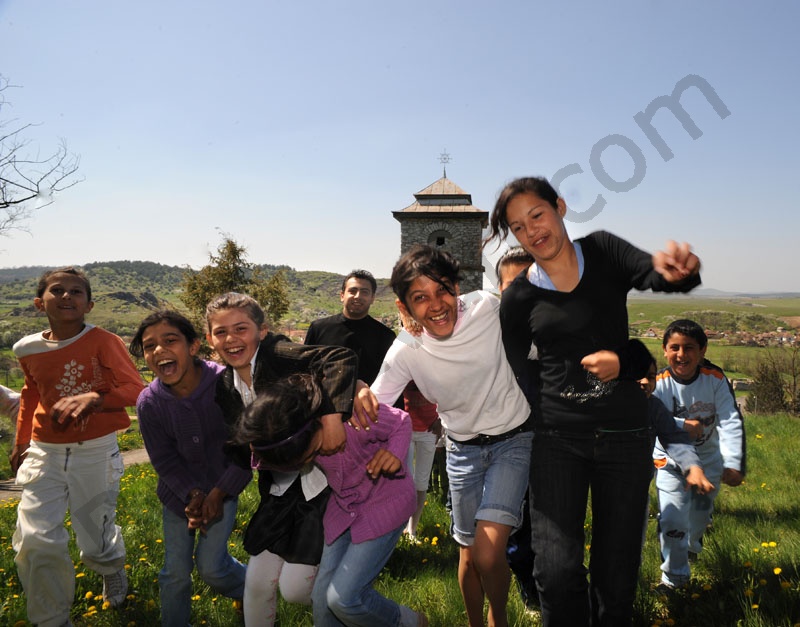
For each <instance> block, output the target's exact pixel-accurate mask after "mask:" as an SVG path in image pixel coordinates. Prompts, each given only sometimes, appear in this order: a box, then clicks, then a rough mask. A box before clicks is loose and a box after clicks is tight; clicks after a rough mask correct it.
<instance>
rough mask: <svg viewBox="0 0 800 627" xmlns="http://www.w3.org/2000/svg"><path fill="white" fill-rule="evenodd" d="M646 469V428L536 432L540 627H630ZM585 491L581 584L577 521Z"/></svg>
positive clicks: (534, 512) (534, 511)
mask: <svg viewBox="0 0 800 627" xmlns="http://www.w3.org/2000/svg"><path fill="white" fill-rule="evenodd" d="M652 468H653V462H652V446H651V443H650V435H649V433H648V431H647V429H643V430H641V431H633V432H597V433H566V432H557V431H553V430H545V431H536V432H535V434H534V438H533V450H532V463H531V479H530V487H531V529H532V534H533V539H532V544H533V550H534V553H535V554H536V560H535V562H534V574H535V577H536V582H537V585H538V586H539V597H540V600H541V607H542V620H543V624H544V625H545V626H546V627H556V626H558V627H561V626H563V627H583V626H584V625H592V626H593V627H597V626H601V625H602V626H606V625H607V626H614V627H619V626H621V625H622V626H624V625H630V623H631V617H632V612H633V599H634V596H635V594H636V582H637V576H638V572H639V564H640V561H641V548H642V512H644V511H645V507H646V505H647V498H648V486H649V484H650V478H651V477H652ZM590 490H591V495H592V519H591V526H592V537H591V549H590V561H589V569H588V573H589V577H590V581H589V582H587V578H586V574H587V569H586V567H585V566H584V547H585V545H586V539H585V536H584V521H585V518H586V505H587V501H588V495H589V491H590Z"/></svg>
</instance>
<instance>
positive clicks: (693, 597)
mask: <svg viewBox="0 0 800 627" xmlns="http://www.w3.org/2000/svg"><path fill="white" fill-rule="evenodd" d="M699 598H700V593H699V592H692V600H693V601H697V599H699Z"/></svg>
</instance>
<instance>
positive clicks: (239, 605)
mask: <svg viewBox="0 0 800 627" xmlns="http://www.w3.org/2000/svg"><path fill="white" fill-rule="evenodd" d="M231 605H232V606H233V609H235V610H240V609H242V608H243V607H244V605H243V604H242V602H241V601H240V600H239V599H234V600H233V601H232V602H231Z"/></svg>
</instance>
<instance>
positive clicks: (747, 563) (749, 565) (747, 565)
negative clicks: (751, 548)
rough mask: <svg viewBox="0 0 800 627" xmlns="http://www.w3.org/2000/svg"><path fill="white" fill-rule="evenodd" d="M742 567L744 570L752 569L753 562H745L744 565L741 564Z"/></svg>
mask: <svg viewBox="0 0 800 627" xmlns="http://www.w3.org/2000/svg"><path fill="white" fill-rule="evenodd" d="M742 566H744V567H745V568H752V567H753V562H745V563H744V564H742Z"/></svg>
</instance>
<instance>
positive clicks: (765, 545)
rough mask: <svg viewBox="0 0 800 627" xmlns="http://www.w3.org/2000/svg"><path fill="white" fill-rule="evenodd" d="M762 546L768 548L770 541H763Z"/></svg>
mask: <svg viewBox="0 0 800 627" xmlns="http://www.w3.org/2000/svg"><path fill="white" fill-rule="evenodd" d="M761 546H763V547H764V548H767V547H768V546H769V542H762V543H761Z"/></svg>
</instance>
